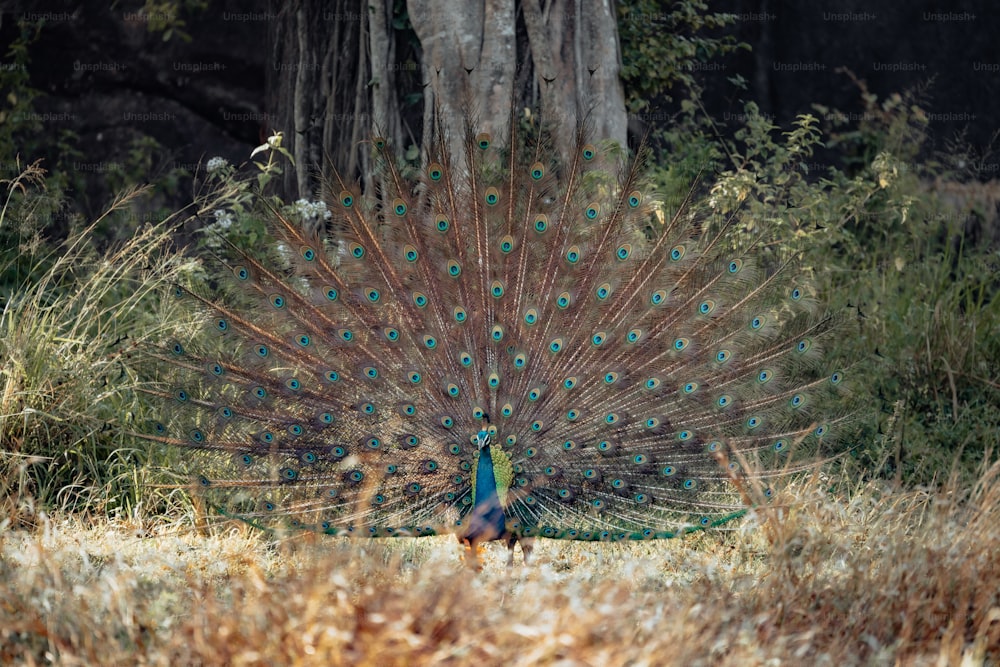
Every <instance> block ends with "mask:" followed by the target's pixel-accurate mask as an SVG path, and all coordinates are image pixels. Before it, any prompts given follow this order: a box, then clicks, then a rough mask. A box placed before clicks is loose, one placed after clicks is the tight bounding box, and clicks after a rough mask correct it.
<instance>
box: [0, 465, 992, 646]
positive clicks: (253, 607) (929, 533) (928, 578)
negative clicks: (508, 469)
mask: <svg viewBox="0 0 1000 667" xmlns="http://www.w3.org/2000/svg"><path fill="white" fill-rule="evenodd" d="M998 475H1000V466H998V465H994V466H993V467H992V468H990V469H989V470H987V471H985V472H984V473H983V475H982V477H981V479H980V483H979V485H978V486H977V487H976V488H975V489H974V490H972V491H971V492H967V493H964V494H963V493H959V492H958V490H957V489H954V488H952V489H950V490H947V491H945V492H941V493H933V494H932V493H924V492H889V491H887V490H886V489H884V488H881V487H880V486H879V485H877V484H869V485H864V486H861V487H860V488H857V489H856V491H855V492H854V493H853V494H852V495H851V496H850V498H849V499H847V500H844V499H837V498H834V497H832V496H830V495H829V494H828V493H827V492H826V491H825V490H824V489H825V487H826V484H822V485H821V484H820V483H819V481H818V480H811V481H805V482H801V483H799V484H797V485H795V486H793V487H791V488H788V489H786V490H785V492H783V494H782V495H781V496H780V497H779V498H778V499H777V500H776V503H775V504H774V505H773V506H770V507H768V508H766V510H764V511H763V512H760V513H757V514H756V515H754V516H751V517H750V518H749V519H748V520H747V521H745V522H743V523H742V524H740V526H739V527H738V528H737V529H736V530H734V531H729V532H726V533H704V534H700V535H698V536H691V537H690V538H685V539H682V540H671V541H664V542H642V543H632V544H590V543H563V542H556V541H545V540H540V541H539V543H538V546H537V550H536V556H537V560H536V562H535V563H534V564H533V565H530V566H528V567H525V566H522V565H520V558H518V559H517V562H518V564H517V565H515V567H514V568H513V569H512V570H508V569H507V568H506V565H505V563H506V554H505V551H504V548H503V547H502V546H501V545H500V544H491V545H489V547H488V549H487V551H486V555H485V559H484V561H485V562H484V568H483V571H482V572H481V573H480V574H475V573H474V572H472V571H470V569H469V568H467V567H466V566H465V565H464V564H463V562H462V560H461V554H462V550H461V549H460V547H459V545H458V543H457V541H455V540H454V539H453V538H447V537H440V538H427V539H401V540H397V541H384V540H357V541H349V540H345V539H338V538H323V537H315V536H313V537H302V536H299V537H296V538H289V539H285V540H279V541H276V542H274V541H269V540H268V539H267V538H266V537H265V536H264V534H263V533H260V532H255V531H252V530H247V529H246V528H245V527H239V526H237V525H233V526H231V527H226V528H222V529H220V530H218V531H217V532H215V533H214V534H212V535H210V536H202V535H200V534H199V533H197V532H195V531H193V530H191V529H189V528H186V527H185V526H184V525H182V524H180V523H176V524H172V525H165V524H153V525H150V526H141V525H139V524H135V523H133V524H128V523H124V522H97V523H93V524H86V523H80V522H78V521H76V520H70V519H60V520H54V521H45V522H44V524H43V525H42V530H38V531H33V532H9V531H8V532H4V533H0V599H2V602H0V646H2V647H3V648H2V649H0V662H3V663H4V664H7V663H10V662H14V663H28V664H30V663H43V662H49V661H54V662H56V663H58V664H157V665H179V664H205V665H222V664H253V665H256V664H261V665H263V664H267V665H279V664H280V665H285V664H289V665H290V664H324V665H337V664H372V665H437V664H456V665H459V664H482V665H492V664H511V665H535V664H587V665H643V664H646V665H673V664H678V665H698V664H712V665H715V664H729V665H755V664H829V665H849V664H893V663H897V662H898V664H928V665H930V664H953V665H958V664H964V665H984V664H996V663H997V661H998V660H1000V593H998V591H1000V548H998V547H1000V479H998Z"/></svg>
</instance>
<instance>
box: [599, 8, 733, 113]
mask: <svg viewBox="0 0 1000 667" xmlns="http://www.w3.org/2000/svg"><path fill="white" fill-rule="evenodd" d="M617 9H618V33H619V39H620V40H621V49H622V79H623V81H624V83H625V90H626V92H627V99H626V106H627V107H628V110H629V111H630V112H638V111H642V110H643V109H647V108H649V106H650V103H651V102H652V101H653V100H656V99H659V98H660V97H661V96H665V95H666V94H667V91H669V90H671V89H673V88H674V86H678V85H679V86H681V87H682V88H683V89H685V90H687V91H691V90H695V89H696V88H697V76H696V74H697V72H698V71H699V70H701V69H704V68H705V66H706V64H708V62H709V61H710V60H712V59H713V58H716V57H718V56H721V55H724V54H726V53H730V52H732V51H735V50H736V49H749V48H750V47H749V45H747V44H742V43H737V42H736V40H735V39H734V38H733V37H732V36H731V35H723V36H709V35H708V34H706V33H711V32H712V31H714V30H719V29H720V28H723V27H725V26H727V25H731V24H732V23H733V22H734V21H735V20H736V17H735V16H734V15H732V14H726V13H722V12H710V11H709V10H708V3H707V2H705V1H704V0H682V1H681V2H673V3H665V2H662V1H661V0H630V1H629V2H624V3H618V4H617ZM667 99H669V97H668V98H667Z"/></svg>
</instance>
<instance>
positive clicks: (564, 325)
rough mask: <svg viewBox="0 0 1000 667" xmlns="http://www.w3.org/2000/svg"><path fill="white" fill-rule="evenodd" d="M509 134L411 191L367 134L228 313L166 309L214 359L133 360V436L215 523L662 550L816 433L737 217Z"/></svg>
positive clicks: (715, 519) (176, 352) (776, 278)
mask: <svg viewBox="0 0 1000 667" xmlns="http://www.w3.org/2000/svg"><path fill="white" fill-rule="evenodd" d="M511 127H512V128H514V129H513V130H511V132H510V137H509V139H508V140H507V141H497V140H494V139H493V138H491V137H490V136H489V135H487V134H476V133H475V131H473V130H467V131H466V135H467V136H466V140H465V144H464V146H465V154H464V155H463V156H459V158H458V159H454V160H453V159H451V158H450V156H449V155H448V153H447V149H446V144H445V142H444V141H441V142H439V144H438V149H437V150H436V151H432V154H431V155H430V156H429V159H428V160H427V162H426V166H425V168H424V169H423V171H422V173H420V174H419V176H416V177H404V175H403V174H402V173H401V171H400V170H399V169H398V168H397V161H396V159H395V157H394V154H393V152H392V149H391V148H390V147H388V146H386V145H384V142H383V141H381V140H379V139H375V140H373V141H372V147H373V150H374V151H375V153H376V156H377V159H378V163H379V171H378V188H377V191H376V192H375V193H374V194H370V195H363V194H362V193H361V192H360V189H359V188H358V186H356V185H355V184H353V183H349V182H346V181H344V180H343V179H341V178H339V177H334V179H333V182H332V183H331V187H330V188H329V189H330V193H331V196H330V198H329V201H328V207H329V211H330V213H331V218H330V220H329V222H328V223H327V224H325V225H323V226H322V228H321V229H317V228H316V226H315V225H314V226H312V227H310V226H308V225H302V224H299V222H298V221H296V220H295V219H293V217H291V216H289V215H284V214H281V213H279V212H277V211H274V210H268V211H266V212H265V214H266V216H267V217H268V221H269V225H270V227H271V231H272V232H273V234H274V236H275V239H276V241H275V242H274V243H273V244H272V245H270V246H268V247H267V248H266V249H265V250H264V251H262V252H260V253H255V254H253V255H251V254H247V253H239V254H238V258H237V260H235V261H234V262H232V263H231V265H230V266H229V268H230V270H231V272H232V275H233V280H234V282H235V283H236V284H237V285H238V286H239V288H240V290H241V295H242V301H243V303H244V305H241V306H234V305H233V303H232V302H231V301H229V300H225V299H219V298H212V297H209V296H205V295H202V294H199V293H197V291H188V290H179V293H183V294H184V295H186V296H188V297H190V298H193V299H195V300H196V301H197V302H198V303H200V304H201V305H202V306H203V307H204V309H205V310H206V311H207V312H209V313H211V314H210V315H209V316H208V319H209V320H210V322H211V324H210V326H211V327H212V328H213V329H214V330H215V331H217V332H218V334H219V335H220V336H221V337H222V338H221V341H220V342H221V346H222V348H223V351H222V352H221V353H216V352H211V353H209V352H205V351H197V350H193V349H188V347H189V345H186V344H184V343H174V344H172V345H170V346H168V348H167V349H165V350H164V351H163V352H162V353H161V354H158V355H157V357H158V359H160V360H161V361H163V362H165V363H166V364H168V365H169V367H171V368H173V369H174V370H175V371H176V373H174V374H173V375H172V379H171V380H170V382H171V384H170V388H169V389H163V390H162V391H161V392H159V393H160V394H161V395H162V396H164V397H167V398H168V399H169V402H170V403H171V404H172V405H173V408H172V409H171V410H170V416H169V417H167V418H164V420H163V421H162V422H160V423H157V424H156V425H155V431H154V432H153V433H152V434H150V436H149V437H151V438H152V439H154V440H158V441H160V442H163V443H167V444H169V445H173V446H176V447H180V448H184V449H185V450H187V452H189V454H190V456H189V457H186V458H188V459H189V460H190V462H191V463H192V465H193V466H194V467H195V468H196V470H197V475H196V477H197V483H196V485H197V486H198V487H199V488H200V492H201V493H202V494H204V496H205V498H206V500H207V501H208V502H209V504H210V505H211V506H213V507H214V508H216V509H217V510H218V512H219V513H220V514H221V515H222V516H227V517H240V518H242V519H244V520H246V521H249V522H251V523H254V524H259V525H263V526H269V527H275V528H280V529H307V530H313V531H319V532H322V533H327V534H332V535H353V536H367V537H388V536H424V535H435V534H441V533H455V534H457V535H458V536H459V537H460V539H463V540H465V541H466V542H467V543H470V544H472V545H476V544H478V543H481V542H484V541H487V540H493V539H505V540H507V541H508V544H509V545H511V546H513V543H514V541H515V540H521V541H522V542H524V541H527V540H526V538H532V537H539V536H541V537H551V538H561V539H576V540H633V539H654V538H667V537H673V536H675V535H679V534H682V533H684V532H687V531H691V530H697V529H702V528H705V527H710V526H715V525H719V524H720V523H723V522H725V521H727V520H729V519H731V518H732V517H734V516H737V515H738V514H739V513H740V512H741V510H742V509H743V508H744V507H745V505H746V502H747V498H746V493H745V492H743V493H742V495H741V493H740V489H743V488H744V487H745V486H746V485H747V484H751V483H753V484H756V482H757V480H763V481H764V482H766V480H767V479H769V478H770V477H772V476H775V475H778V474H782V473H783V472H785V471H788V470H790V469H795V468H796V467H797V462H803V461H808V460H809V459H810V456H813V455H814V454H815V453H816V451H817V450H818V449H819V447H820V446H821V444H822V443H823V442H824V440H827V441H828V440H829V439H830V438H831V437H832V434H833V433H834V432H835V431H836V430H837V428H838V427H839V426H840V425H841V423H842V422H843V421H844V419H845V417H844V416H843V415H841V414H839V413H838V412H837V411H836V410H835V409H830V408H828V407H826V406H830V405H834V403H832V402H831V400H830V395H835V394H837V393H839V391H840V389H841V383H842V377H843V374H842V372H840V371H833V372H829V371H828V372H823V370H822V368H821V366H822V364H821V363H818V362H821V361H822V359H823V357H822V355H821V354H820V349H821V342H822V339H823V337H824V335H825V334H827V333H828V332H829V331H830V322H831V320H830V319H829V318H827V317H824V316H823V315H822V314H821V313H818V312H816V311H817V308H816V304H815V302H814V300H813V299H810V298H809V297H808V296H807V295H806V289H805V287H804V286H802V285H800V284H798V283H796V282H795V280H794V277H793V275H792V273H793V268H794V262H793V261H791V260H789V258H787V257H785V258H782V257H781V256H780V254H774V253H772V254H770V255H768V262H767V264H768V265H765V263H764V262H761V261H759V258H760V257H762V256H763V255H764V250H763V247H764V246H763V244H762V243H760V238H759V237H755V236H754V234H753V233H751V232H748V231H747V230H746V229H744V228H742V226H741V225H740V219H739V218H740V216H739V215H738V214H737V215H734V216H729V217H726V218H722V217H720V216H717V215H716V216H713V215H712V214H711V212H708V213H706V212H705V211H703V210H701V209H702V208H704V207H702V206H700V204H701V202H697V201H696V202H692V201H688V202H686V203H685V205H684V206H682V207H681V208H680V210H679V211H678V212H677V214H676V215H674V216H673V217H672V218H670V219H666V218H664V217H663V215H662V212H661V210H660V209H661V207H660V205H659V204H658V203H657V202H656V200H655V197H652V196H650V195H649V193H648V192H647V191H646V190H647V186H646V185H645V184H644V182H643V180H642V179H643V172H644V170H643V167H642V164H641V160H633V161H631V162H619V161H617V160H614V159H610V158H609V157H608V155H607V153H606V152H604V151H601V150H598V148H596V147H595V146H594V145H592V144H590V143H588V142H587V139H586V137H585V134H584V133H583V132H582V131H581V132H580V133H579V140H578V146H577V150H576V152H575V154H573V155H571V156H568V157H567V158H564V159H557V158H556V157H555V156H553V155H552V154H551V151H550V150H548V149H547V143H546V141H545V140H544V137H543V134H544V133H538V137H536V138H532V139H521V138H519V137H518V136H517V132H516V130H517V124H516V123H511ZM651 229H652V230H653V231H652V232H650V230H651ZM247 303H250V304H251V305H246V304H247ZM192 347H193V346H192ZM793 451H794V452H797V454H796V455H795V457H796V458H795V461H792V459H791V455H790V454H789V452H793ZM765 486H766V484H765Z"/></svg>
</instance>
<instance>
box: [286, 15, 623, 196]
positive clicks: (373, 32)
mask: <svg viewBox="0 0 1000 667" xmlns="http://www.w3.org/2000/svg"><path fill="white" fill-rule="evenodd" d="M394 6H395V4H394V3H393V1H392V0H360V1H359V0H353V1H352V0H335V1H334V2H332V3H325V2H321V1H320V0H295V1H294V2H291V3H286V4H279V3H276V4H275V14H276V15H277V16H278V19H277V20H276V21H274V22H272V27H271V30H272V33H271V50H272V59H273V64H272V68H271V70H272V71H269V75H270V76H269V77H268V91H269V96H268V106H269V110H270V119H271V120H272V128H273V129H280V130H284V132H285V136H286V146H287V147H288V149H289V150H290V151H291V152H292V154H293V155H294V156H295V159H296V166H297V169H296V170H295V171H296V174H295V176H294V177H293V176H292V175H291V174H289V175H286V178H285V179H284V181H283V184H282V185H283V188H284V192H283V193H282V194H283V195H284V196H285V197H286V198H289V199H291V198H297V197H307V198H311V197H312V196H313V195H314V193H315V192H316V191H317V189H318V183H319V182H320V181H319V179H317V176H322V175H327V176H328V175H329V173H330V169H336V170H337V171H338V173H340V174H341V175H343V176H344V177H345V178H346V179H347V180H354V179H359V180H362V181H365V185H366V186H370V183H368V182H367V180H368V176H367V175H368V174H370V169H369V167H370V164H369V162H370V151H369V150H367V149H366V148H364V147H365V142H366V141H367V140H368V139H369V138H370V137H371V136H374V135H377V136H381V137H383V138H385V139H386V140H387V141H389V142H390V143H392V144H394V145H396V146H397V147H398V148H399V149H400V151H403V150H405V149H406V148H407V147H409V146H411V145H413V146H417V147H419V148H420V149H421V153H422V157H424V158H425V159H426V156H427V154H428V150H429V148H430V145H431V142H432V141H433V140H434V134H435V130H436V129H437V128H440V129H441V130H443V131H444V132H445V133H446V136H447V145H448V150H449V152H450V154H451V158H452V163H453V164H461V162H462V159H463V157H462V156H463V151H462V148H461V146H462V142H463V140H464V138H465V127H464V126H465V121H466V120H467V119H470V118H471V120H473V121H474V123H475V125H476V127H477V128H479V129H482V130H483V131H486V132H490V133H492V134H493V135H495V136H496V137H498V138H502V137H504V136H505V135H506V133H507V131H508V123H509V121H510V118H511V108H512V105H514V106H513V108H514V110H515V111H518V112H520V110H521V109H523V108H525V107H528V108H532V109H534V108H535V107H539V110H540V111H541V115H542V118H543V120H544V121H545V122H546V123H547V125H548V127H549V129H550V132H552V135H553V142H554V146H555V149H556V150H557V151H558V152H559V153H560V154H562V155H568V154H570V152H572V150H574V147H575V141H576V131H577V128H578V126H580V124H586V127H587V129H588V131H589V133H590V136H591V137H592V138H593V139H595V140H600V139H611V140H613V141H616V142H618V143H619V144H621V145H622V146H624V145H625V144H626V140H627V135H626V128H627V115H626V111H625V98H624V91H623V89H622V84H621V80H620V77H619V73H620V70H621V56H620V49H619V45H618V30H617V25H616V23H615V12H614V7H613V6H612V4H611V2H610V0H571V1H570V2H565V3H564V2H552V1H551V0H549V1H547V2H545V3H543V2H541V0H480V1H479V2H469V1H468V0H407V10H408V14H409V19H410V22H411V24H412V26H413V30H414V32H415V34H416V38H417V40H418V41H419V46H418V48H417V49H416V52H415V53H414V54H413V56H412V57H411V56H410V53H409V50H410V49H412V47H408V46H407V47H406V48H407V49H408V50H407V52H406V53H402V52H401V50H400V46H401V45H402V46H405V45H406V42H405V40H404V39H403V37H405V33H404V31H403V30H402V29H400V27H399V25H398V23H397V22H396V20H398V19H399V18H400V17H398V16H394V15H393V7H394ZM401 36H403V37H401ZM413 58H419V60H420V65H419V68H420V69H419V77H414V76H413V74H414V73H411V72H408V71H407V69H408V68H409V67H411V66H412V65H413V61H412V59H413ZM415 98H418V99H421V100H422V106H423V110H422V114H420V111H419V109H418V108H417V107H416V106H415V105H414V104H413V103H412V102H413V100H414V99H415ZM415 116H416V117H415ZM411 120H413V121H417V122H416V123H415V124H414V125H415V127H417V128H418V129H417V130H416V131H414V130H412V129H410V128H411V123H410V122H409V121H411Z"/></svg>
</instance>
